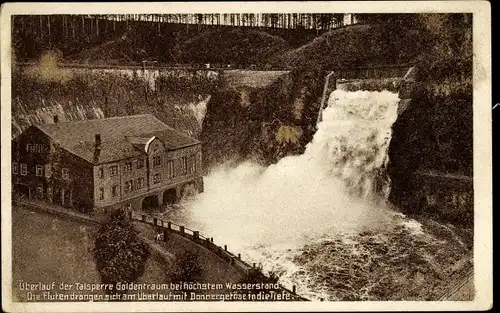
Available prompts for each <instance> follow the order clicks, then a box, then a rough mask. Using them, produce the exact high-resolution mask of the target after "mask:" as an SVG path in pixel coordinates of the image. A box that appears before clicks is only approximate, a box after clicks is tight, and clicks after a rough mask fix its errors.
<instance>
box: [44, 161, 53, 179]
mask: <svg viewBox="0 0 500 313" xmlns="http://www.w3.org/2000/svg"><path fill="white" fill-rule="evenodd" d="M51 176H52V164H45V178H50V177H51Z"/></svg>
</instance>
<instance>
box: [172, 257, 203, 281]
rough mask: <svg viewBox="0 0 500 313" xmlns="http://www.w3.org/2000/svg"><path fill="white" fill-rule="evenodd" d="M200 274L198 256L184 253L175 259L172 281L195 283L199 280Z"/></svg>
mask: <svg viewBox="0 0 500 313" xmlns="http://www.w3.org/2000/svg"><path fill="white" fill-rule="evenodd" d="M202 272H203V270H202V268H201V266H200V261H199V259H198V255H196V254H194V253H192V252H189V251H184V252H183V253H182V254H181V255H180V256H178V257H177V259H176V262H175V265H174V271H173V277H172V281H173V282H180V281H185V282H197V281H199V280H200V278H201V275H202Z"/></svg>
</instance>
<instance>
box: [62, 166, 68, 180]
mask: <svg viewBox="0 0 500 313" xmlns="http://www.w3.org/2000/svg"><path fill="white" fill-rule="evenodd" d="M62 178H63V179H69V169H67V168H63V169H62Z"/></svg>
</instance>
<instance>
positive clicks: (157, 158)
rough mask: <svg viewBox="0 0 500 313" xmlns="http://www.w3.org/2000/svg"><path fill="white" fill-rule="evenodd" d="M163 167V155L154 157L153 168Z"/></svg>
mask: <svg viewBox="0 0 500 313" xmlns="http://www.w3.org/2000/svg"><path fill="white" fill-rule="evenodd" d="M160 165H161V155H157V156H154V157H153V166H160Z"/></svg>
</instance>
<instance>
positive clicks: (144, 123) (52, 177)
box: [12, 114, 203, 211]
mask: <svg viewBox="0 0 500 313" xmlns="http://www.w3.org/2000/svg"><path fill="white" fill-rule="evenodd" d="M12 162H13V163H12V183H13V190H14V192H16V193H17V194H19V195H21V196H26V197H30V198H38V199H41V200H44V201H48V202H54V203H57V204H59V205H63V206H67V207H75V208H79V209H80V210H82V211H89V210H94V209H107V208H111V207H117V206H122V207H127V208H133V209H137V210H138V209H143V208H146V207H157V206H161V205H162V204H163V203H165V202H175V201H177V200H178V199H179V198H180V197H181V196H182V194H183V193H187V192H193V191H200V192H201V191H203V178H202V166H201V142H200V141H198V140H196V139H194V138H191V137H189V136H187V135H185V134H183V133H181V132H179V131H177V130H175V129H173V128H171V127H169V126H167V125H165V124H164V123H163V122H161V121H160V120H158V119H157V118H155V117H154V116H153V115H150V114H141V115H133V116H123V117H111V118H104V119H94V120H82V121H71V122H58V121H57V117H55V118H54V123H53V124H44V125H37V126H31V127H29V128H28V129H27V130H26V131H24V132H23V133H22V134H21V135H19V136H18V137H17V138H15V139H14V140H13V142H12Z"/></svg>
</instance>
